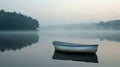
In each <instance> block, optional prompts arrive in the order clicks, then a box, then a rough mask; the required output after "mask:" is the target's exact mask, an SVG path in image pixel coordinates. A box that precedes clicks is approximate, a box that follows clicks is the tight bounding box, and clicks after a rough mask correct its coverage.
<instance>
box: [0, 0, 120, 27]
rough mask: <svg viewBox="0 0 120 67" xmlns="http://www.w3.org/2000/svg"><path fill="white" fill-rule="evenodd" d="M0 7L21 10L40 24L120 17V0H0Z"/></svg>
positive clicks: (7, 9)
mask: <svg viewBox="0 0 120 67" xmlns="http://www.w3.org/2000/svg"><path fill="white" fill-rule="evenodd" d="M0 9H4V10H6V11H16V12H21V13H22V14H25V15H28V16H31V17H33V18H36V19H37V20H39V22H40V24H41V25H53V24H68V23H70V24H71V23H85V22H86V23H88V22H99V21H108V20H114V19H120V0H0Z"/></svg>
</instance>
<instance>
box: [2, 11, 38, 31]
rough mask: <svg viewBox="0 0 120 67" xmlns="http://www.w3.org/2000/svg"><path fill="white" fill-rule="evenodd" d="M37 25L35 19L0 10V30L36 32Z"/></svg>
mask: <svg viewBox="0 0 120 67" xmlns="http://www.w3.org/2000/svg"><path fill="white" fill-rule="evenodd" d="M38 27H39V23H38V21H37V20H36V19H33V18H31V17H27V16H25V15H22V14H21V13H16V12H15V11H14V12H5V11H4V10H0V30H37V28H38Z"/></svg>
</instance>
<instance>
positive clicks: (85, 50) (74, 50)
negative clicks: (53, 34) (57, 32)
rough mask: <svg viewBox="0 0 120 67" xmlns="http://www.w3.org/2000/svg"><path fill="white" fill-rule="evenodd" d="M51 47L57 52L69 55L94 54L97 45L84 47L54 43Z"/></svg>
mask: <svg viewBox="0 0 120 67" xmlns="http://www.w3.org/2000/svg"><path fill="white" fill-rule="evenodd" d="M53 45H54V47H55V50H57V51H60V52H70V53H96V52H97V48H98V44H94V45H84V44H74V43H66V42H60V41H54V42H53Z"/></svg>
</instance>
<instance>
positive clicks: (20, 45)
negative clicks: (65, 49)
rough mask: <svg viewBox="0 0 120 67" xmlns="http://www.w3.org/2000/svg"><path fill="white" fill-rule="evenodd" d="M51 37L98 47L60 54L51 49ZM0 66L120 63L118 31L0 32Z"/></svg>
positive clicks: (107, 66) (104, 66) (117, 66)
mask: <svg viewBox="0 0 120 67" xmlns="http://www.w3.org/2000/svg"><path fill="white" fill-rule="evenodd" d="M53 41H63V42H70V43H79V44H99V47H98V51H97V53H96V54H95V55H79V54H78V55H74V54H73V55H71V54H61V53H58V52H56V51H55V50H54V47H53V44H52V43H53ZM0 67H120V32H119V31H66V30H58V31H57V30H56V31H55V30H54V31H49V30H40V31H39V32H31V31H29V32H10V31H9V32H0Z"/></svg>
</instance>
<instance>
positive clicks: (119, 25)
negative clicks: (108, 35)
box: [98, 20, 120, 30]
mask: <svg viewBox="0 0 120 67" xmlns="http://www.w3.org/2000/svg"><path fill="white" fill-rule="evenodd" d="M98 27H99V29H111V30H120V20H111V21H107V22H103V21H101V22H100V23H99V24H98Z"/></svg>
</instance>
